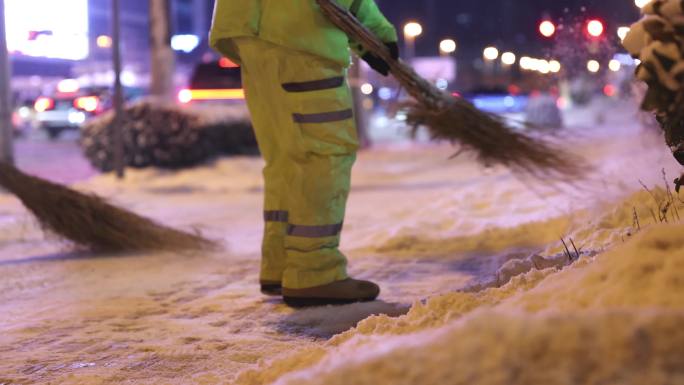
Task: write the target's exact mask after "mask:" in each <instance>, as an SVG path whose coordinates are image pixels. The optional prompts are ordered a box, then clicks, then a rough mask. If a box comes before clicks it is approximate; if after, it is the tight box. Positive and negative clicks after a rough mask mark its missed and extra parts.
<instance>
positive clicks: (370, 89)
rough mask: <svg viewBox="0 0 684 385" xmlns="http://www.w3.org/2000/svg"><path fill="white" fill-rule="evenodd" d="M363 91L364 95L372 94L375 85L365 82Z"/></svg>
mask: <svg viewBox="0 0 684 385" xmlns="http://www.w3.org/2000/svg"><path fill="white" fill-rule="evenodd" d="M361 93H362V94H364V95H370V94H372V93H373V85H372V84H370V83H364V84H363V85H362V86H361Z"/></svg>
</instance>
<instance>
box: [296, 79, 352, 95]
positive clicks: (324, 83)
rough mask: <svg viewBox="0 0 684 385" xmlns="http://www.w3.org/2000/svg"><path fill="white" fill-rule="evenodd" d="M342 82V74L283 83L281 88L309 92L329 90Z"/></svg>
mask: <svg viewBox="0 0 684 385" xmlns="http://www.w3.org/2000/svg"><path fill="white" fill-rule="evenodd" d="M342 84H344V76H337V77H334V78H328V79H321V80H312V81H309V82H297V83H285V84H283V89H285V91H287V92H309V91H321V90H329V89H332V88H337V87H340V86H341V85H342Z"/></svg>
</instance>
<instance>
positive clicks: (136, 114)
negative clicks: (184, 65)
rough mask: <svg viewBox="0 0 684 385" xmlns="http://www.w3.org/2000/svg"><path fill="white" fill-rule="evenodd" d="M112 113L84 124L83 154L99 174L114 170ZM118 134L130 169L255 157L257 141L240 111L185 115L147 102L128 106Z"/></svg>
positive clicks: (177, 109)
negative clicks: (231, 156) (223, 157)
mask: <svg viewBox="0 0 684 385" xmlns="http://www.w3.org/2000/svg"><path fill="white" fill-rule="evenodd" d="M113 120H114V114H113V112H109V113H106V114H104V115H102V116H99V117H97V118H95V119H92V120H91V121H89V122H87V123H86V124H85V125H84V126H83V128H82V129H81V141H80V144H81V148H82V149H83V152H84V154H85V156H86V158H88V160H90V163H91V164H92V165H93V166H94V167H95V168H97V169H98V170H100V171H105V172H107V171H112V170H113V169H114V154H113V146H111V143H110V141H111V135H110V132H109V131H110V130H109V127H111V125H112V122H113ZM120 129H121V130H123V137H124V162H125V164H126V166H128V167H134V168H144V167H161V168H170V169H179V168H185V167H192V166H195V165H197V164H200V163H202V162H205V161H206V160H208V159H211V158H212V157H215V156H217V155H221V154H244V153H253V152H255V151H256V148H257V145H256V138H255V136H254V131H253V130H252V126H251V124H250V121H249V115H248V114H247V112H246V109H244V113H243V112H242V111H241V110H240V109H235V110H232V109H230V108H228V107H226V106H222V107H221V108H220V109H215V110H212V109H208V108H205V109H202V110H198V109H189V108H180V107H178V106H175V105H168V104H163V103H159V102H155V101H153V100H146V101H141V102H138V103H135V104H133V105H130V106H127V107H126V109H125V110H124V114H123V119H122V123H121V126H120Z"/></svg>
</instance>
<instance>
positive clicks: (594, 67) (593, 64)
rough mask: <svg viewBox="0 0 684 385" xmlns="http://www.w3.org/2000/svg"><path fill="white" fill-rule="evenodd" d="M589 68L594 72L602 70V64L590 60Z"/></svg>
mask: <svg viewBox="0 0 684 385" xmlns="http://www.w3.org/2000/svg"><path fill="white" fill-rule="evenodd" d="M587 70H589V72H592V73H596V72H599V71H600V70H601V64H600V63H599V62H597V61H596V60H589V61H588V62H587Z"/></svg>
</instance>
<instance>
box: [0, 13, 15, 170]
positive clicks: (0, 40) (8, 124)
mask: <svg viewBox="0 0 684 385" xmlns="http://www.w3.org/2000/svg"><path fill="white" fill-rule="evenodd" d="M11 95H12V91H11V75H10V61H9V55H8V53H7V38H6V36H5V2H4V0H0V162H8V163H12V162H13V160H14V154H13V151H12V136H13V134H14V128H13V127H12V97H11Z"/></svg>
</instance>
